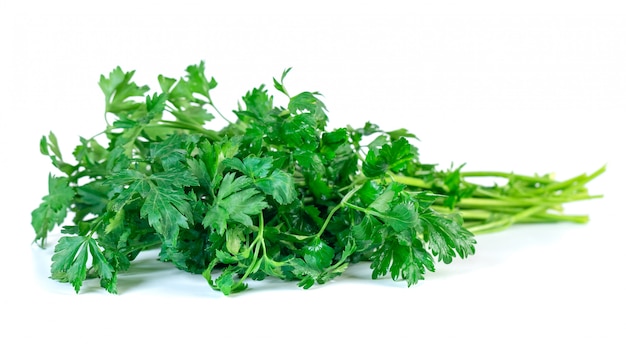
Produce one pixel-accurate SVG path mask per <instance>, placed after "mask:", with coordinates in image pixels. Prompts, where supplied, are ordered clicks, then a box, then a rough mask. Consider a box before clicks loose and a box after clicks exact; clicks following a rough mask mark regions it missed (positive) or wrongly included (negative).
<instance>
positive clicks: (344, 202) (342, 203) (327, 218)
mask: <svg viewBox="0 0 626 352" xmlns="http://www.w3.org/2000/svg"><path fill="white" fill-rule="evenodd" d="M361 187H362V185H357V186H355V187H354V188H353V189H351V190H350V192H348V193H346V195H345V196H343V198H342V199H341V202H339V204H337V205H335V207H334V208H333V209H332V210H331V211H330V213H328V216H326V220H324V224H322V227H321V228H320V230H319V231H318V232H317V233H316V234H315V238H320V237H321V236H322V235H323V234H324V231H326V227H328V224H330V220H331V219H332V217H333V215H335V213H336V212H337V211H338V210H339V209H341V208H343V207H344V206H346V203H347V202H348V201H349V200H350V198H352V196H353V195H354V194H355V193H356V192H358V191H359V189H361Z"/></svg>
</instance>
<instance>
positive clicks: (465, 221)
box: [32, 62, 605, 295]
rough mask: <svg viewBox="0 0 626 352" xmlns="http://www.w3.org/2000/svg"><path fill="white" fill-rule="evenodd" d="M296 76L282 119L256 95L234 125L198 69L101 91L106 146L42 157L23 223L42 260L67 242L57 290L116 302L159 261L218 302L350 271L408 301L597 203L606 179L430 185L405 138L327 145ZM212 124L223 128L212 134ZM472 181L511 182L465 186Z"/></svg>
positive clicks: (350, 136) (440, 175) (447, 173)
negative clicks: (461, 263)
mask: <svg viewBox="0 0 626 352" xmlns="http://www.w3.org/2000/svg"><path fill="white" fill-rule="evenodd" d="M289 71H290V70H289V69H287V70H285V71H284V72H283V74H282V75H281V77H280V79H276V78H274V79H273V85H274V89H276V91H277V92H278V93H280V94H282V95H283V96H284V97H285V98H286V99H287V101H288V103H287V104H286V106H277V105H275V104H274V97H273V96H272V95H270V93H269V90H268V89H267V88H266V87H265V86H264V85H261V86H259V87H258V88H254V89H252V90H250V91H248V92H247V93H246V94H245V95H244V96H243V98H242V102H241V104H240V105H239V106H238V107H237V109H236V110H234V111H233V113H234V119H233V121H231V120H230V119H228V118H226V116H224V115H223V114H222V113H221V112H220V111H219V110H218V109H217V107H216V105H215V104H214V102H213V100H212V98H211V91H212V90H213V89H215V88H216V87H217V82H216V80H215V79H214V78H212V77H211V78H208V77H207V76H206V75H205V67H204V62H200V64H198V65H191V66H189V67H187V69H186V75H185V76H184V77H182V78H180V79H175V78H169V77H165V76H162V75H161V76H159V77H158V83H159V85H160V91H159V92H152V93H151V92H150V88H149V87H147V86H144V85H141V86H140V85H137V84H136V83H134V82H133V75H134V71H129V72H125V71H123V70H122V69H121V68H120V67H117V68H115V69H114V70H113V71H111V73H110V74H109V75H108V76H104V75H103V76H101V77H100V82H99V86H100V88H101V89H102V92H103V93H104V103H105V104H104V106H105V120H106V126H105V128H104V130H103V131H102V133H100V134H98V135H97V136H94V137H91V138H82V137H81V138H80V143H79V144H78V145H77V146H76V147H75V149H74V152H73V157H74V160H73V161H68V160H66V159H64V158H63V156H62V155H61V148H60V147H59V144H58V141H57V138H56V136H55V135H54V133H52V132H51V133H50V134H49V135H47V136H44V137H42V139H41V143H40V150H41V153H42V154H44V155H46V156H47V157H49V158H50V160H51V162H52V165H53V166H54V167H56V169H58V171H59V175H52V174H51V175H49V177H48V190H49V191H48V195H46V196H44V197H43V199H42V202H41V204H40V205H39V207H37V208H36V209H35V210H34V211H33V212H32V226H33V228H34V232H35V242H37V243H38V244H39V245H40V246H44V245H45V244H46V239H47V237H48V234H49V233H50V232H52V231H54V229H55V228H56V227H57V226H62V230H61V232H62V234H63V236H62V237H61V238H60V239H59V241H58V243H56V246H55V248H54V254H53V256H52V265H51V277H52V278H53V279H55V280H59V281H62V282H68V283H69V284H71V285H72V286H73V288H74V290H75V291H76V292H77V293H78V292H80V289H81V287H82V286H83V283H84V281H85V280H87V279H91V278H96V279H99V281H100V285H101V286H102V287H103V288H104V289H106V290H107V291H109V292H111V293H117V280H118V275H122V274H123V273H124V272H125V271H127V270H128V269H129V268H130V266H131V263H132V261H133V260H134V259H135V258H136V257H137V255H138V254H139V253H140V252H142V251H144V250H148V249H155V248H156V249H159V257H158V258H159V260H161V261H163V262H168V263H171V264H173V265H174V266H175V267H177V268H179V269H181V270H184V271H187V272H191V273H196V274H201V275H203V276H204V278H206V281H207V283H208V285H209V286H210V287H212V288H213V289H215V290H219V291H221V292H222V293H224V294H226V295H228V294H231V293H235V292H239V291H242V290H244V289H246V288H247V286H248V283H249V280H263V279H264V278H266V277H274V278H278V279H282V280H287V281H295V282H297V284H298V286H300V287H303V288H310V287H311V286H313V285H315V284H323V283H326V282H329V281H331V280H333V279H334V278H336V277H338V276H339V275H341V274H342V273H343V272H344V271H345V270H346V268H347V267H348V266H349V265H351V264H353V263H357V262H368V263H369V264H370V268H371V273H372V278H374V279H376V278H379V277H385V276H390V277H391V279H393V280H404V281H406V283H407V284H408V285H409V286H411V285H414V284H416V283H417V282H419V281H420V280H423V279H424V278H425V275H426V273H427V272H433V271H435V265H436V263H437V262H443V263H445V264H447V263H451V262H452V261H453V260H454V259H455V258H466V257H468V256H470V255H473V254H474V252H475V244H476V239H475V237H474V236H475V234H479V233H485V232H491V231H500V230H503V229H505V228H507V227H508V226H511V225H512V224H514V223H519V222H528V223H536V222H560V221H571V222H578V223H584V222H586V221H587V220H588V218H587V217H586V216H584V215H570V214H563V213H562V211H561V210H562V205H563V204H564V203H566V202H570V201H578V200H585V199H591V198H594V197H597V196H593V195H590V194H588V192H587V189H586V184H587V183H588V182H589V181H591V180H592V179H594V178H595V177H597V176H598V175H600V174H601V173H603V172H604V170H605V169H604V167H602V168H600V169H599V170H597V171H596V172H594V173H592V174H590V175H587V174H582V175H580V176H576V177H574V178H571V179H569V180H565V181H557V180H554V179H553V178H552V177H551V176H550V175H546V176H539V175H533V176H529V175H518V174H514V173H504V172H465V171H464V170H462V168H455V169H450V170H442V169H438V168H437V167H436V165H432V164H424V163H421V162H420V159H419V153H418V149H417V147H416V146H415V145H414V144H412V143H411V141H412V140H414V139H416V137H415V135H413V134H411V133H410V132H409V131H407V130H405V129H400V130H394V131H385V130H384V129H382V128H380V127H379V126H378V125H376V124H373V123H371V122H367V123H365V124H364V125H363V126H362V127H358V128H354V127H352V126H345V127H342V128H337V129H328V128H327V123H328V116H327V110H326V106H325V105H324V103H323V102H322V100H321V99H320V94H318V93H317V92H301V93H298V94H296V95H291V94H290V93H288V91H287V88H286V86H285V83H284V80H285V78H286V76H287V74H288V73H289ZM215 118H221V119H223V120H224V121H225V122H226V126H225V127H223V128H219V129H213V128H210V122H211V121H212V120H214V119H215ZM481 177H488V178H494V177H497V178H500V179H502V180H503V181H504V182H503V183H501V184H494V185H492V186H485V185H484V184H483V182H479V181H471V180H472V179H474V180H476V179H480V178H481ZM70 213H71V214H73V216H72V218H71V223H70V224H69V225H67V224H66V220H67V219H66V218H67V217H68V215H69V214H70Z"/></svg>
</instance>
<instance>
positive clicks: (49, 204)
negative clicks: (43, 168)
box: [31, 174, 75, 245]
mask: <svg viewBox="0 0 626 352" xmlns="http://www.w3.org/2000/svg"><path fill="white" fill-rule="evenodd" d="M74 195H75V193H74V189H73V188H72V187H71V186H70V185H69V179H68V178H66V177H55V176H52V175H51V174H50V175H48V195H46V196H44V197H43V199H42V202H41V204H40V205H39V207H37V209H35V210H33V211H32V213H31V225H32V226H33V228H34V229H35V233H36V237H35V241H41V244H42V245H43V243H44V241H45V239H46V237H47V236H48V233H49V232H50V231H52V230H53V229H54V228H55V227H56V226H57V225H61V224H62V223H63V221H65V218H66V217H67V211H68V209H69V208H70V206H71V205H72V201H73V200H74Z"/></svg>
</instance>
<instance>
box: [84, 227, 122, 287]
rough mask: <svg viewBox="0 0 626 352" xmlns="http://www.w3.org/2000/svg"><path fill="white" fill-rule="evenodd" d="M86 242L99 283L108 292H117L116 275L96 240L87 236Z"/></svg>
mask: <svg viewBox="0 0 626 352" xmlns="http://www.w3.org/2000/svg"><path fill="white" fill-rule="evenodd" d="M87 244H88V246H89V253H91V258H92V266H93V269H94V271H95V273H96V275H98V277H99V278H100V285H101V286H102V287H103V288H105V289H106V290H107V291H108V292H110V293H117V275H116V273H115V270H114V268H113V266H111V264H109V262H108V261H107V260H106V258H105V256H104V254H102V251H101V249H100V247H98V244H97V243H96V240H94V239H93V238H91V237H89V239H88V241H87Z"/></svg>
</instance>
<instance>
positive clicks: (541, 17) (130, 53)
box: [0, 0, 626, 351]
mask: <svg viewBox="0 0 626 352" xmlns="http://www.w3.org/2000/svg"><path fill="white" fill-rule="evenodd" d="M87 3H89V5H86V4H87ZM224 3H226V2H225V1H215V2H213V1H196V2H192V1H184V0H179V1H145V2H144V1H142V2H137V3H136V4H135V3H133V2H131V1H124V2H118V1H103V2H84V4H79V3H78V2H76V3H74V2H65V1H50V2H44V1H20V2H12V3H10V2H8V1H4V0H2V2H1V3H0V4H1V5H0V23H2V24H1V25H0V26H1V27H0V29H1V31H0V38H1V40H2V41H1V42H0V45H1V46H0V52H1V53H2V54H1V57H0V60H2V63H1V65H0V70H1V71H0V74H1V76H0V78H1V81H0V89H1V91H0V99H1V100H0V109H1V110H0V116H1V125H0V126H1V127H0V133H2V135H1V136H0V142H1V143H2V146H1V148H0V150H1V152H2V159H1V163H2V170H1V177H2V180H1V182H0V185H1V187H2V192H1V193H0V195H1V197H2V204H3V206H2V212H1V214H2V215H1V216H2V217H1V219H2V232H1V238H2V239H1V242H0V245H1V246H2V250H0V260H1V262H0V268H1V269H0V270H2V271H1V273H0V274H1V275H0V285H1V292H2V300H0V302H2V303H0V308H1V311H0V321H1V322H2V323H3V324H2V325H3V326H4V327H3V328H2V330H0V337H1V338H0V341H1V342H0V345H5V346H4V347H0V349H1V350H31V348H45V349H46V350H51V351H57V350H58V351H78V350H95V351H100V350H120V351H132V350H141V351H150V350H152V351H155V350H156V351H161V350H190V349H193V350H211V349H215V348H228V347H230V348H232V349H234V350H242V349H243V347H252V348H268V349H269V348H271V349H275V350H328V351H332V350H339V348H342V349H349V350H354V351H359V350H392V349H396V348H397V349H400V348H402V350H420V349H423V350H426V349H429V350H433V349H436V350H441V351H446V350H459V349H461V348H463V349H466V348H467V349H470V350H483V351H485V350H490V351H518V350H519V351H548V350H555V351H557V350H558V351H565V350H570V349H572V348H574V347H576V348H578V349H580V350H594V351H624V350H625V349H626V344H625V343H624V341H623V339H622V338H620V334H621V333H623V331H624V328H626V324H625V322H624V316H626V315H625V314H626V310H625V309H624V308H625V306H624V298H625V297H626V296H625V295H624V293H625V292H624V289H623V288H622V283H623V282H622V281H623V278H624V272H623V270H624V268H625V265H624V260H623V259H622V258H623V253H624V249H625V248H624V245H625V243H624V242H625V241H624V237H625V236H626V231H624V225H623V219H624V208H623V205H622V204H621V201H622V200H623V199H624V196H626V194H625V192H624V187H623V177H624V175H625V172H626V169H625V168H624V151H626V148H625V144H626V143H625V142H624V136H623V134H624V132H623V131H624V129H623V128H622V125H623V124H621V123H620V122H621V120H622V119H623V118H624V116H625V115H624V114H625V113H626V11H625V9H624V7H622V6H620V3H621V2H620V1H523V2H522V1H515V2H513V1H439V2H435V1H428V2H427V1H415V2H408V1H407V2H395V1H384V2H373V1H360V2H354V3H349V4H343V5H340V3H341V2H339V1H334V2H330V1H310V2H305V3H304V4H303V5H296V2H295V1H292V2H289V1H258V2H252V1H230V2H228V3H229V5H224ZM409 3H411V4H412V5H410V6H409V5H408V4H409ZM18 4H19V5H18ZM200 60H205V61H206V65H207V74H208V75H212V76H214V77H215V78H216V80H217V81H218V83H219V85H218V88H217V90H215V93H212V94H213V97H214V100H215V101H216V103H217V104H218V106H219V107H220V108H221V110H223V111H229V110H231V109H234V108H235V107H236V104H237V101H238V100H239V98H240V97H241V96H242V95H243V94H244V93H245V92H246V91H247V90H248V89H251V88H253V87H257V86H258V85H260V84H262V83H265V84H267V85H270V86H271V79H272V77H278V76H279V75H280V74H281V72H282V71H283V69H285V68H287V67H293V70H292V72H291V73H290V74H289V76H288V78H287V81H286V83H287V87H288V89H289V90H290V91H292V92H297V91H302V90H311V91H319V92H321V93H322V94H323V95H324V101H325V103H326V105H327V106H328V108H329V115H330V119H331V125H332V126H333V127H336V126H342V125H345V124H353V125H355V126H357V125H362V124H363V123H364V122H365V121H368V120H369V121H372V122H375V123H377V124H379V125H381V126H382V127H384V128H386V129H393V128H399V127H406V128H408V129H409V130H411V131H412V132H414V133H415V134H417V135H418V137H419V138H420V139H421V142H419V144H418V147H419V148H420V152H421V155H422V160H423V161H424V162H436V163H439V164H440V165H442V167H447V166H449V165H450V164H451V163H455V165H458V164H460V163H463V162H465V163H467V166H466V169H467V170H480V169H497V170H502V171H517V172H521V173H533V172H538V173H549V172H554V173H555V175H556V176H557V178H567V177H571V176H574V175H577V174H579V173H583V172H592V171H594V170H595V169H597V168H599V167H601V166H602V165H604V164H606V165H607V166H608V168H607V172H606V173H605V174H604V175H602V176H601V177H600V178H599V179H597V180H595V181H594V182H593V183H592V184H590V185H589V187H590V191H591V193H595V194H604V195H605V197H604V198H603V199H601V200H594V201H588V202H582V203H577V204H573V205H571V207H568V208H567V209H568V210H569V211H571V212H574V213H586V214H589V215H590V216H591V221H590V222H589V223H588V224H586V225H570V224H563V225H549V226H519V227H514V228H512V229H510V230H507V231H505V232H502V233H498V234H493V235H485V236H481V237H479V238H478V246H477V253H476V255H475V256H473V257H472V258H469V259H467V260H463V261H456V262H454V263H453V264H451V265H448V266H444V265H439V266H437V271H436V272H435V273H431V274H429V275H428V276H427V279H426V280H425V281H423V282H420V283H419V284H418V285H416V286H414V287H411V288H408V289H407V288H406V287H405V286H406V285H405V284H404V283H402V282H399V283H394V282H392V281H390V280H387V279H382V280H377V281H372V280H370V279H369V272H368V268H367V266H356V267H354V268H351V269H350V270H348V272H347V273H346V275H345V276H343V277H341V278H339V279H338V280H336V281H334V282H332V283H329V284H327V285H324V286H316V287H314V288H312V289H310V290H308V291H304V290H301V289H299V288H298V287H296V285H295V283H280V282H274V281H267V282H262V283H254V284H252V289H251V290H249V291H246V292H244V293H243V294H240V295H235V296H231V297H223V296H221V294H219V293H218V292H214V291H212V290H210V288H209V287H208V286H207V285H206V283H205V282H204V279H203V278H202V277H201V276H193V275H189V274H186V273H183V272H180V271H177V270H175V269H172V268H170V267H169V266H168V265H163V264H162V263H156V262H155V261H154V258H153V257H150V256H144V257H142V258H141V260H138V261H137V262H136V263H135V266H134V269H133V270H131V272H129V273H128V274H124V275H122V276H120V278H119V285H120V294H119V295H110V294H107V293H106V292H104V291H103V290H99V289H96V286H97V284H92V283H89V284H87V285H86V286H87V287H86V288H85V289H84V290H83V291H82V292H81V294H79V295H76V294H74V292H73V290H72V288H71V287H70V286H69V285H66V284H59V283H56V282H54V281H52V280H49V279H48V278H47V276H48V274H49V271H48V270H49V260H50V256H51V253H52V246H50V247H48V248H47V249H46V250H41V249H39V248H37V247H36V246H33V245H31V240H32V238H33V237H34V233H33V231H32V228H31V227H30V212H31V211H32V210H33V209H34V208H36V207H37V206H38V204H39V201H40V199H41V197H42V196H43V195H44V194H46V178H47V174H48V172H50V171H53V169H52V168H51V166H50V165H49V161H48V159H47V158H45V157H43V156H41V155H39V150H38V142H39V139H40V138H41V136H42V135H44V134H47V133H48V132H49V131H53V132H54V133H55V134H56V135H57V136H58V138H59V140H60V143H61V144H62V148H63V149H64V151H66V153H67V154H69V152H70V151H71V150H72V148H73V147H74V146H75V145H76V143H78V137H79V136H84V137H89V136H92V135H94V134H95V133H97V132H99V131H100V130H101V129H102V128H103V126H104V120H103V116H102V111H103V103H104V102H103V96H102V93H101V92H100V90H99V87H98V85H97V82H98V79H99V76H100V74H103V73H108V72H109V71H110V70H111V69H113V68H114V67H115V66H118V65H119V66H121V67H122V68H123V69H124V70H136V71H137V72H136V76H135V78H136V80H137V81H138V82H139V83H142V84H148V85H151V86H153V87H155V86H156V76H157V75H158V74H159V73H163V74H165V75H166V76H172V77H178V76H180V75H182V74H184V69H185V67H186V66H187V65H189V64H195V63H198V62H199V61H200ZM53 238H54V236H53ZM7 346H14V347H11V348H9V347H7Z"/></svg>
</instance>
